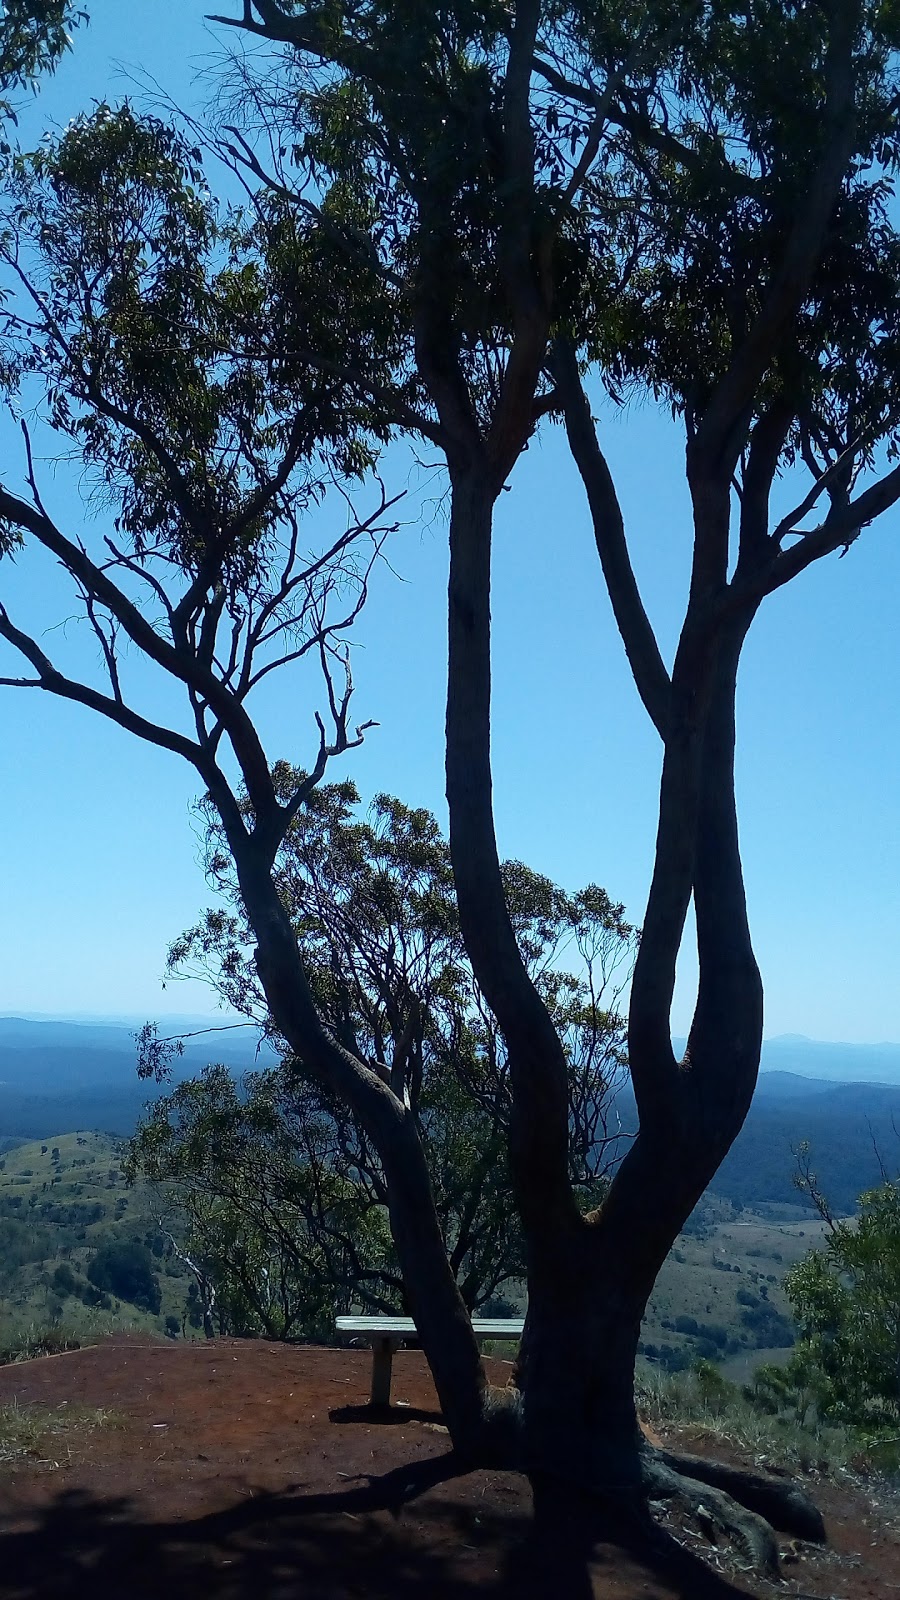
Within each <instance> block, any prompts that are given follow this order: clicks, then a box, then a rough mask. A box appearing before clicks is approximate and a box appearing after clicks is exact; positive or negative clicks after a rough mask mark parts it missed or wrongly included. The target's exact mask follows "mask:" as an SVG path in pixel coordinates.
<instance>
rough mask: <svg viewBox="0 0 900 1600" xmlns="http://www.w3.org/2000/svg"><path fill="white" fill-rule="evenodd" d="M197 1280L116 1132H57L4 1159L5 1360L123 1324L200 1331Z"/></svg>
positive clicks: (0, 1225)
mask: <svg viewBox="0 0 900 1600" xmlns="http://www.w3.org/2000/svg"><path fill="white" fill-rule="evenodd" d="M191 1281H192V1280H191V1279H190V1274H189V1273H188V1271H187V1269H186V1268H185V1267H184V1266H183V1264H182V1263H181V1262H180V1261H178V1260H177V1258H175V1257H174V1255H173V1253H172V1251H171V1246H170V1245H168V1244H167V1241H166V1240H165V1239H164V1238H163V1236H162V1234H161V1233H160V1231H159V1227H158V1224H157V1222H156V1221H155V1219H154V1216H153V1212H152V1210H151V1206H150V1199H149V1194H148V1191H147V1189H146V1186H144V1185H142V1184H140V1183H137V1184H135V1185H134V1187H133V1188H129V1187H128V1186H127V1185H126V1182H125V1178H124V1176H123V1174H122V1170H121V1144H120V1141H118V1140H117V1139H114V1138H112V1137H110V1136H109V1135H106V1134H99V1133H81V1132H79V1133H67V1134H58V1135H55V1136H54V1137H53V1138H52V1139H47V1140H37V1141H33V1142H31V1143H27V1144H21V1145H18V1146H16V1148H14V1149H8V1150H7V1151H6V1153H5V1154H4V1155H3V1156H2V1158H0V1294H2V1300H0V1359H2V1358H4V1356H5V1359H7V1360H10V1359H22V1356H23V1354H24V1353H26V1352H27V1351H28V1349H29V1347H30V1346H31V1345H36V1346H40V1348H39V1349H38V1348H34V1349H32V1351H31V1353H34V1354H37V1353H47V1351H48V1349H49V1348H51V1347H52V1346H53V1341H54V1339H55V1340H56V1346H57V1347H58V1348H68V1347H71V1346H72V1345H78V1344H84V1343H89V1342H92V1341H93V1340H95V1339H97V1338H99V1337H101V1336H102V1335H103V1334H105V1333H109V1332H113V1331H116V1330H118V1329H123V1328H124V1329H135V1330H140V1331H143V1332H147V1333H153V1334H156V1335H159V1334H160V1333H166V1334H168V1336H169V1337H176V1336H178V1335H180V1334H181V1332H182V1329H183V1328H184V1329H185V1330H186V1332H187V1335H188V1337H195V1336H197V1333H196V1329H195V1328H193V1327H192V1326H191V1324H190V1320H189V1311H190V1306H189V1292H188V1291H189V1286H190V1282H191ZM34 1330H41V1332H40V1335H39V1337H36V1336H35V1332H34Z"/></svg>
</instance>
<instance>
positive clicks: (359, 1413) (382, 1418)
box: [328, 1400, 447, 1433]
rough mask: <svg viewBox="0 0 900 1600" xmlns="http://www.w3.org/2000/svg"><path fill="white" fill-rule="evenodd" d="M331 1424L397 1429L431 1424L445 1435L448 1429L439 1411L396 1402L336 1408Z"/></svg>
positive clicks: (333, 1411) (330, 1415)
mask: <svg viewBox="0 0 900 1600" xmlns="http://www.w3.org/2000/svg"><path fill="white" fill-rule="evenodd" d="M328 1420H329V1422H377V1424H378V1426H379V1428H383V1427H385V1426H387V1427H397V1426H398V1425H402V1424H403V1423H404V1422H430V1423H433V1424H434V1426H435V1427H440V1428H441V1429H442V1430H443V1432H444V1433H446V1431H447V1429H446V1426H445V1424H444V1417H443V1413H442V1412H440V1411H437V1410H431V1411H428V1410H426V1409H425V1408H424V1407H423V1406H407V1405H403V1404H402V1403H401V1402H400V1401H398V1400H395V1401H394V1402H393V1403H392V1404H391V1405H388V1406H376V1405H373V1404H372V1403H371V1401H368V1402H367V1403H366V1404H365V1405H359V1406H335V1407H334V1408H333V1409H332V1410H331V1411H329V1413H328Z"/></svg>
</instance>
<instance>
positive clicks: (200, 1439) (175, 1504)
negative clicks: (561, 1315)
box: [0, 1336, 900, 1600]
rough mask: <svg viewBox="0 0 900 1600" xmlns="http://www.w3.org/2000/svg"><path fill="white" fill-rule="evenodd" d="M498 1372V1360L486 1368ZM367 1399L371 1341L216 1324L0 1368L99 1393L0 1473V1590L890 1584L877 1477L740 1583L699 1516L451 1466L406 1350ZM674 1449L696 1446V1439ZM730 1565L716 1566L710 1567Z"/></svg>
mask: <svg viewBox="0 0 900 1600" xmlns="http://www.w3.org/2000/svg"><path fill="white" fill-rule="evenodd" d="M493 1366H494V1371H493V1377H494V1379H495V1381H499V1382H503V1381H505V1378H506V1373H507V1370H508V1369H507V1368H505V1367H504V1365H503V1364H502V1363H494V1364H493ZM394 1371H395V1376H394V1397H395V1399H396V1400H397V1401H398V1402H399V1401H405V1402H407V1404H406V1405H405V1406H400V1405H399V1404H398V1405H397V1406H396V1407H395V1408H394V1409H393V1410H392V1412H391V1414H390V1417H389V1418H383V1419H378V1418H376V1417H374V1416H373V1415H372V1413H371V1412H370V1411H369V1410H368V1408H367V1406H366V1404H365V1402H366V1400H367V1396H368V1385H369V1356H368V1352H363V1351H359V1352H356V1351H349V1352H341V1351H334V1350H324V1349H317V1348H310V1347H305V1348H299V1347H290V1346H279V1345H268V1344H263V1343H257V1342H253V1343H251V1342H242V1341H236V1342H232V1341H230V1340H218V1341H215V1342H212V1343H209V1344H205V1343H204V1344H200V1343H198V1344H183V1343H180V1342H178V1343H147V1342H144V1341H140V1340H137V1339H133V1338H128V1337H123V1336H116V1337H114V1338H112V1339H109V1340H107V1341H105V1342H104V1343H103V1344H101V1345H97V1346H95V1347H94V1348H92V1349H86V1350H79V1351H74V1352H72V1353H70V1354H67V1355H63V1356H50V1357H45V1358H43V1359H41V1360H36V1361H32V1362H28V1363H23V1364H20V1365H15V1366H7V1367H3V1368H0V1405H4V1404H9V1403H11V1402H13V1401H15V1402H16V1403H17V1404H18V1405H20V1406H23V1407H28V1406H34V1405H39V1406H41V1407H49V1408H53V1409H56V1408H58V1407H60V1406H66V1405H71V1406H76V1405H81V1406H88V1407H103V1408H106V1409H108V1410H109V1411H111V1412H113V1413H115V1421H113V1422H109V1423H107V1425H106V1426H104V1427H101V1428H97V1429H95V1430H93V1431H90V1432H84V1433H82V1432H79V1431H78V1430H77V1429H76V1430H73V1431H72V1432H71V1433H70V1434H68V1435H67V1434H52V1433H51V1434H49V1435H48V1436H47V1437H46V1439H44V1440H42V1441H41V1444H40V1447H39V1450H38V1452H37V1454H36V1455H35V1456H34V1457H33V1458H31V1459H29V1460H28V1461H26V1462H24V1463H18V1464H16V1465H14V1466H7V1467H2V1468H0V1517H2V1520H0V1595H2V1596H3V1600H73V1597H74V1596H76V1595H78V1596H81V1595H90V1596H91V1597H92V1600H125V1597H126V1596H127V1597H128V1600H149V1597H150V1596H153V1597H154V1600H188V1597H190V1600H200V1597H204V1600H206V1597H208V1600H244V1597H247V1600H288V1597H290V1600H345V1597H346V1600H352V1597H365V1600H413V1597H415V1600H449V1597H451V1596H453V1597H462V1600H464V1597H466V1596H471V1597H473V1600H475V1597H479V1600H487V1597H491V1600H536V1597H538V1596H540V1597H542V1600H544V1597H547V1600H593V1597H601V1596H602V1597H603V1600H625V1597H628V1600H632V1597H642V1600H643V1597H645V1600H674V1597H676V1596H678V1597H682V1600H728V1597H735V1596H737V1595H741V1594H747V1593H753V1594H760V1595H765V1596H766V1597H769V1596H773V1595H775V1594H783V1595H785V1596H793V1597H794V1600H798V1597H800V1596H803V1597H815V1600H820V1597H822V1600H826V1597H827V1600H831V1597H834V1600H837V1597H840V1600H887V1597H889V1596H892V1595H893V1596H897V1597H900V1536H898V1531H897V1529H898V1526H900V1523H898V1518H897V1515H896V1510H895V1507H894V1505H893V1502H892V1501H891V1500H890V1498H889V1497H887V1496H886V1495H885V1494H884V1493H883V1492H882V1491H881V1490H880V1489H878V1488H877V1487H875V1486H872V1487H871V1489H867V1488H866V1487H865V1486H864V1485H862V1486H859V1485H858V1486H853V1485H850V1484H848V1483H846V1482H843V1481H842V1482H840V1483H829V1482H828V1481H827V1479H826V1480H822V1481H821V1482H817V1483H816V1484H815V1485H814V1488H813V1492H814V1493H815V1495H816V1497H817V1498H818V1500H819V1503H820V1505H821V1506H822V1508H823V1510H824V1512H825V1515H826V1518H827V1520H828V1529H829V1537H830V1540H831V1548H830V1550H829V1551H827V1552H825V1553H818V1552H813V1551H811V1550H810V1549H809V1548H808V1547H797V1548H796V1549H794V1550H792V1549H790V1548H789V1547H788V1546H785V1553H786V1555H787V1556H788V1562H787V1564H786V1565H785V1567H784V1578H783V1580H782V1581H781V1582H779V1583H778V1584H776V1585H771V1584H768V1585H761V1586H757V1587H755V1588H754V1587H752V1586H751V1585H750V1583H749V1580H748V1579H747V1578H746V1577H744V1576H742V1575H741V1574H740V1572H739V1571H738V1570H737V1569H736V1567H735V1565H734V1563H733V1561H731V1562H729V1559H728V1558H727V1556H726V1554H725V1552H717V1551H716V1550H715V1549H714V1548H712V1547H710V1546H706V1547H705V1549H706V1554H707V1555H708V1557H709V1559H710V1560H711V1561H712V1562H713V1563H716V1562H718V1563H719V1564H720V1566H721V1567H722V1569H723V1570H722V1572H721V1573H720V1574H718V1575H717V1574H715V1573H710V1572H709V1571H708V1568H707V1567H706V1566H704V1565H701V1564H700V1562H699V1561H698V1560H697V1557H696V1555H695V1554H694V1552H695V1551H698V1550H700V1549H701V1548H702V1547H703V1541H702V1538H701V1537H700V1536H699V1533H698V1531H697V1530H691V1529H680V1530H677V1531H678V1532H679V1534H680V1536H681V1537H682V1538H683V1539H684V1540H685V1541H686V1545H685V1548H684V1549H683V1550H681V1551H680V1552H679V1550H678V1549H677V1548H673V1547H672V1546H670V1547H669V1548H668V1549H665V1548H660V1549H659V1550H657V1551H655V1552H651V1553H648V1552H647V1551H646V1550H643V1551H641V1550H636V1549H630V1548H628V1544H627V1539H626V1542H625V1543H620V1542H618V1541H617V1539H616V1538H615V1537H614V1535H617V1534H618V1535H621V1531H622V1530H621V1529H613V1528H610V1527H608V1526H606V1527H604V1526H599V1525H597V1526H595V1527H594V1528H593V1529H592V1530H591V1532H590V1533H586V1532H585V1529H584V1523H583V1520H576V1519H575V1518H574V1517H573V1516H572V1515H571V1514H570V1513H569V1512H568V1511H567V1510H566V1508H562V1509H561V1510H560V1511H559V1512H557V1513H555V1514H554V1515H553V1516H552V1518H551V1519H550V1520H548V1521H547V1522H546V1523H545V1524H542V1525H536V1524H535V1522H534V1520H533V1517H532V1508H531V1496H530V1492H529V1489H528V1485H527V1483H526V1482H525V1481H524V1480H523V1479H521V1478H519V1477H517V1476H516V1475H515V1474H512V1473H503V1472H473V1473H467V1474H465V1475H462V1476H460V1475H457V1474H455V1472H454V1468H453V1462H452V1458H451V1457H450V1456H449V1453H448V1440H447V1435H446V1433H445V1432H444V1430H443V1428H442V1427H441V1422H440V1415H439V1413H438V1411H437V1407H436V1401H435V1396H434V1391H433V1389H432V1387H431V1384H430V1381H429V1378H428V1374H427V1370H426V1368H425V1364H424V1361H423V1359H422V1357H421V1355H420V1354H419V1353H418V1352H415V1351H408V1352H400V1354H399V1355H398V1356H397V1357H396V1360H395V1369H394ZM690 1443H691V1448H694V1449H696V1448H698V1446H697V1443H696V1441H695V1440H691V1442H690ZM726 1568H727V1571H726V1570H725V1569H726Z"/></svg>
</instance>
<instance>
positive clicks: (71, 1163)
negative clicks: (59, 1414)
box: [0, 1133, 823, 1378]
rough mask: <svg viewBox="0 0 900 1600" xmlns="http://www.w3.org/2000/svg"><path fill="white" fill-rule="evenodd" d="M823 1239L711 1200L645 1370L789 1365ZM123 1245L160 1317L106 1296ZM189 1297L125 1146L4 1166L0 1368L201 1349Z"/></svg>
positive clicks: (674, 1272)
mask: <svg viewBox="0 0 900 1600" xmlns="http://www.w3.org/2000/svg"><path fill="white" fill-rule="evenodd" d="M822 1227H823V1225H822V1223H821V1222H820V1221H819V1219H818V1218H812V1217H811V1216H810V1214H809V1212H808V1211H806V1210H804V1209H803V1208H802V1207H800V1206H796V1205H795V1206H789V1205H785V1206H775V1205H772V1206H760V1207H757V1208H755V1209H754V1210H750V1209H746V1208H745V1209H741V1208H740V1207H736V1206H734V1205H732V1203H731V1202H730V1201H728V1200H723V1199H720V1198H718V1197H716V1196H715V1195H708V1196H707V1197H706V1199H705V1200H704V1201H703V1202H701V1205H700V1206H699V1207H698V1208H697V1211H696V1212H695V1214H694V1216H693V1217H692V1218H691V1221H690V1223H689V1224H688V1227H687V1229H686V1230H685V1232H684V1233H683V1234H682V1235H681V1237H680V1238H679V1239H678V1241H677V1243H676V1246H675V1248H674V1249H673V1251H672V1253H671V1255H670V1256H669V1259H668V1260H667V1262H666V1263H665V1265H664V1267H663V1269H662V1272H661V1273H660V1276H659V1280H658V1282H657V1285H656V1289H655V1291H654V1294H653V1298H652V1300H651V1302H650V1306H649V1308H648V1311H647V1316H646V1318H645V1320H644V1327H643V1332H642V1345H641V1349H642V1355H643V1357H644V1358H645V1360H647V1361H648V1362H650V1363H652V1364H653V1365H654V1366H656V1367H661V1368H663V1369H666V1370H670V1371H673V1370H674V1371H677V1370H679V1369H680V1368H683V1367H686V1366H689V1365H690V1364H692V1363H693V1362H694V1361H695V1360H696V1359H697V1358H698V1357H701V1356H702V1357H705V1358H706V1359H709V1360H713V1361H716V1362H717V1363H718V1364H719V1365H721V1366H722V1367H723V1368H724V1370H725V1371H726V1372H727V1373H728V1375H729V1376H731V1377H734V1378H744V1377H746V1376H748V1375H749V1372H750V1371H751V1370H752V1368H753V1367H754V1366H756V1365H757V1364H758V1363H760V1362H761V1361H767V1360H771V1359H773V1358H774V1359H778V1358H779V1356H783V1355H784V1354H786V1352H787V1350H788V1348H789V1347H790V1344H791V1343H792V1339H793V1328H792V1324H791V1322H790V1313H789V1307H788V1304H787V1301H786V1298H785V1295H784V1291H783V1288H782V1283H783V1279H784V1276H785V1273H786V1272H787V1271H788V1269H789V1268H790V1267H791V1266H792V1265H793V1264H794V1262H796V1261H798V1260H799V1259H800V1258H801V1257H802V1256H803V1255H805V1254H806V1252H807V1251H808V1250H809V1249H810V1248H811V1247H812V1246H813V1245H815V1244H817V1243H818V1242H819V1240H820V1238H821V1234H822ZM112 1246H115V1247H116V1249H117V1250H118V1251H119V1252H120V1254H121V1252H122V1250H123V1249H124V1251H125V1255H126V1257H129V1258H130V1256H131V1255H134V1257H135V1260H137V1261H140V1260H143V1262H144V1266H145V1273H144V1279H146V1278H147V1275H148V1274H149V1280H150V1290H151V1297H152V1298H155V1297H157V1296H158V1308H156V1309H154V1308H151V1307H150V1306H149V1305H148V1303H147V1297H146V1294H144V1295H142V1294H140V1293H138V1294H137V1295H136V1296H135V1295H134V1292H133V1291H132V1292H131V1293H124V1292H119V1293H116V1292H115V1290H114V1288H113V1287H112V1286H110V1285H109V1283H108V1282H107V1283H105V1286H104V1275H103V1272H102V1271H98V1259H99V1260H100V1261H101V1262H102V1261H103V1260H104V1259H105V1257H107V1256H108V1254H109V1251H110V1248H111V1247H112ZM92 1276H93V1279H94V1280H97V1279H98V1278H99V1279H100V1280H101V1281H100V1282H99V1283H98V1282H97V1281H92ZM154 1285H155V1286H156V1287H155V1288H154ZM147 1286H148V1285H147V1282H145V1281H144V1280H142V1282H141V1287H142V1288H143V1289H144V1290H146V1289H147ZM119 1288H120V1291H121V1284H120V1285H119ZM190 1289H191V1277H190V1274H189V1273H188V1272H187V1271H186V1269H185V1268H184V1267H183V1266H182V1264H181V1263H180V1262H179V1260H178V1258H177V1257H176V1256H175V1255H174V1254H173V1253H172V1251H171V1247H170V1246H169V1245H168V1243H167V1241H166V1239H165V1238H164V1237H163V1235H162V1234H161V1233H160V1232H159V1229H158V1227H157V1225H156V1223H155V1221H154V1217H153V1212H152V1208H151V1204H150V1194H149V1191H148V1189H147V1188H146V1186H144V1185H142V1184H137V1185H135V1186H134V1187H133V1188H128V1187H127V1186H126V1184H125V1181H124V1178H123V1176H122V1169H121V1143H120V1141H119V1140H117V1139H115V1138H113V1137H111V1136H110V1135H108V1134H100V1133H66V1134H59V1135H57V1136H56V1137H55V1138H50V1139H46V1140H41V1141H35V1142H33V1143H29V1144H23V1145H19V1146H17V1147H16V1148H15V1149H11V1150H7V1151H6V1152H5V1153H4V1154H2V1155H0V1357H2V1356H3V1355H4V1354H6V1355H7V1356H8V1355H9V1354H13V1353H16V1352H18V1351H20V1350H22V1349H34V1348H35V1347H41V1346H43V1347H47V1346H48V1345H49V1346H50V1347H52V1346H53V1345H54V1343H56V1342H58V1343H61V1342H63V1341H64V1340H78V1341H80V1342H82V1343H84V1342H88V1341H90V1340H91V1339H94V1338H96V1337H99V1336H100V1335H101V1334H103V1333H105V1332H109V1331H111V1330H113V1329H116V1328H131V1329H145V1330H146V1331H147V1332H152V1333H153V1334H154V1335H155V1336H157V1337H158V1336H159V1334H160V1333H162V1332H166V1331H168V1332H169V1333H174V1332H175V1331H176V1329H177V1334H178V1337H182V1336H183V1335H186V1336H187V1337H189V1338H190V1337H194V1338H199V1337H201V1334H200V1332H199V1330H198V1329H197V1328H196V1327H195V1326H194V1327H192V1325H191V1323H190V1321H189V1320H188V1317H187V1313H188V1312H189V1310H190V1309H192V1306H191V1303H190V1301H189V1291H190ZM167 1319H168V1327H167ZM195 1320H196V1314H195Z"/></svg>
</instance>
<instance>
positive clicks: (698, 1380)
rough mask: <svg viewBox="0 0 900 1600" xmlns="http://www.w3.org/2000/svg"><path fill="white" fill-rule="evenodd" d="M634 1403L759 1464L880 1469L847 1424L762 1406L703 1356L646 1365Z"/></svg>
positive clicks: (654, 1420)
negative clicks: (671, 1368) (667, 1367)
mask: <svg viewBox="0 0 900 1600" xmlns="http://www.w3.org/2000/svg"><path fill="white" fill-rule="evenodd" d="M638 1406H639V1410H640V1413H641V1415H642V1417H644V1418H645V1420H646V1421H647V1422H649V1423H650V1424H651V1425H652V1426H655V1427H665V1426H670V1427H676V1428H678V1430H679V1432H681V1433H683V1434H685V1435H687V1437H688V1438H689V1439H690V1438H692V1439H694V1440H695V1441H697V1442H701V1441H703V1440H706V1439H709V1440H713V1441H715V1440H722V1441H723V1442H726V1443H729V1444H732V1445H734V1446H736V1447H737V1448H738V1449H739V1450H741V1451H742V1452H743V1453H744V1454H746V1455H748V1456H751V1457H752V1458H753V1461H754V1463H755V1465H757V1466H761V1467H770V1468H771V1467H774V1468H778V1467H787V1468H791V1469H794V1470H798V1469H799V1470H800V1471H801V1472H810V1471H818V1472H820V1473H831V1472H835V1471H837V1470H839V1469H845V1470H846V1469H853V1470H856V1471H860V1470H869V1471H875V1470H878V1464H877V1462H876V1461H875V1460H874V1457H871V1456H870V1454H869V1453H867V1451H866V1446H865V1442H864V1441H862V1440H861V1439H860V1438H859V1436H858V1435H856V1434H854V1433H852V1432H851V1431H850V1430H848V1429H847V1428H842V1427H834V1426H831V1425H828V1424H825V1423H821V1422H818V1421H816V1420H815V1419H814V1418H812V1419H810V1420H808V1421H807V1422H805V1423H801V1422H800V1421H798V1419H797V1417H796V1415H791V1414H782V1413H780V1412H772V1411H771V1410H767V1409H761V1408H760V1407H759V1406H758V1405H756V1404H754V1403H753V1400H752V1399H751V1398H750V1396H749V1395H748V1393H747V1391H746V1390H742V1389H740V1388H738V1386H737V1384H733V1383H729V1382H728V1381H727V1379H725V1378H723V1377H722V1375H721V1373H720V1372H719V1371H718V1370H717V1368H716V1367H714V1366H712V1365H711V1364H710V1363H707V1362H700V1363H698V1364H697V1366H696V1367H695V1368H694V1369H692V1370H691V1371H687V1372H678V1373H661V1372H660V1371H659V1370H658V1369H653V1368H650V1367H647V1368H646V1369H645V1370H643V1371H642V1372H641V1374H640V1377H639V1381H638Z"/></svg>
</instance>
